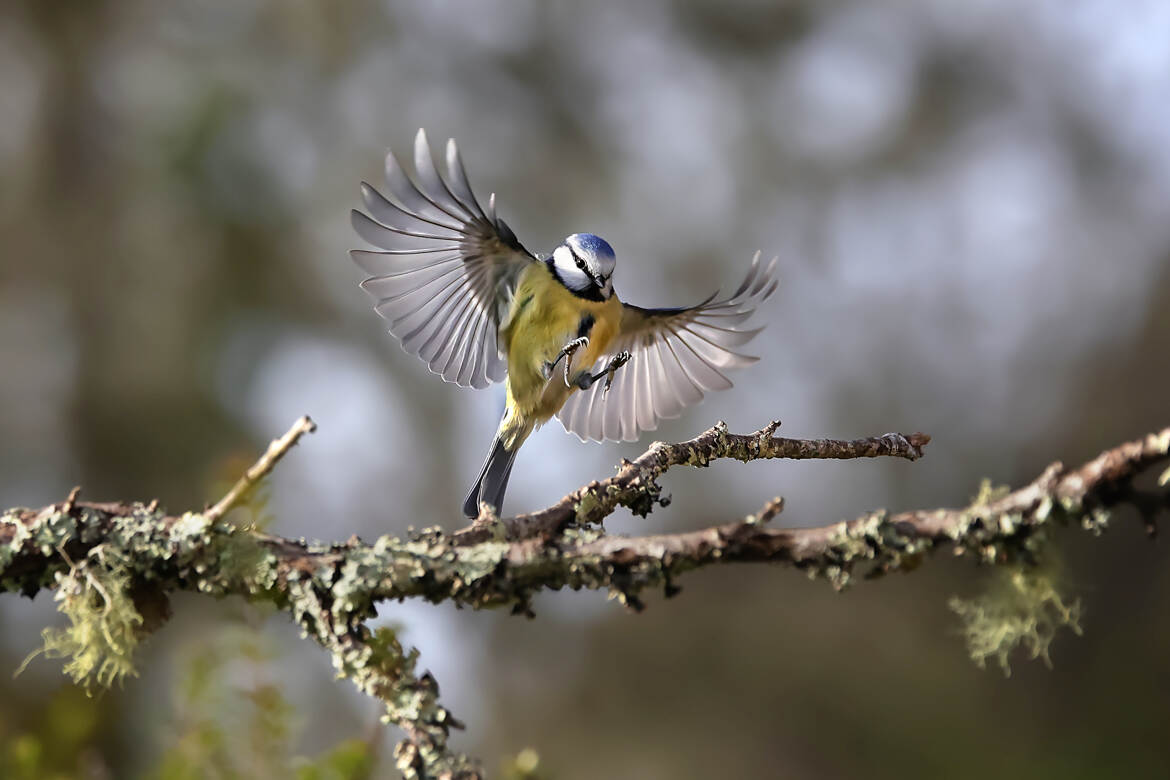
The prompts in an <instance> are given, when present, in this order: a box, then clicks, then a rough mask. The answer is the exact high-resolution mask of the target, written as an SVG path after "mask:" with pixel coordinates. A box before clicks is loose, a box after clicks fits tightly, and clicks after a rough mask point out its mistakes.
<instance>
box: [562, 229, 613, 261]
mask: <svg viewBox="0 0 1170 780" xmlns="http://www.w3.org/2000/svg"><path fill="white" fill-rule="evenodd" d="M568 241H572V242H573V243H574V244H576V245H577V246H578V247H580V248H581V249H583V250H584V251H586V252H588V253H590V254H592V255H598V256H602V257H604V256H609V257H615V256H616V255H615V254H614V251H613V247H612V246H610V245H609V242H608V241H606V240H605V239H604V238H602V237H601V236H595V235H593V234H592V233H574V234H573V235H571V236H569V237H568V239H566V243H567V242H568Z"/></svg>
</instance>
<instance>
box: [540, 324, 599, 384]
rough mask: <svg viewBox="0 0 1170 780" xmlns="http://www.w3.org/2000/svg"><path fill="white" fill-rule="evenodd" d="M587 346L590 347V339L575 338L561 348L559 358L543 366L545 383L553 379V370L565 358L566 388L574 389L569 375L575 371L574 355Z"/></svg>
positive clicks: (546, 362) (542, 371)
mask: <svg viewBox="0 0 1170 780" xmlns="http://www.w3.org/2000/svg"><path fill="white" fill-rule="evenodd" d="M587 346H589V337H588V336H581V337H580V338H575V339H573V340H572V341H570V342H569V343H568V344H565V346H563V347H561V351H560V352H558V353H557V356H556V357H555V358H553V360H552V362H551V363H550V362H549V361H547V360H546V361H545V362H544V365H543V366H541V373H542V374H543V375H544V379H545V381H546V382H547V381H548V380H550V379H552V374H553V370H554V369H556V367H557V363H559V362H561V358H564V359H565V387H572V386H573V385H572V384H571V383H570V382H569V374H570V373H571V372H572V370H573V354H574V353H575V352H576V351H577V350H579V349H581V347H587Z"/></svg>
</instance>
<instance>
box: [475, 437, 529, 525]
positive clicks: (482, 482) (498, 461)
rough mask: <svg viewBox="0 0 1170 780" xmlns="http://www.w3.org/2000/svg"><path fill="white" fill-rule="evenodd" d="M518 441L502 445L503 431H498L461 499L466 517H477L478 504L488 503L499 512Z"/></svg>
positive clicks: (518, 445) (518, 448)
mask: <svg viewBox="0 0 1170 780" xmlns="http://www.w3.org/2000/svg"><path fill="white" fill-rule="evenodd" d="M523 441H524V439H523V438H521V439H520V440H519V441H513V444H512V448H511V449H508V448H507V447H506V446H505V445H504V432H503V426H501V430H500V432H498V433H496V438H495V439H494V440H493V441H492V448H491V449H490V450H488V456H487V460H485V461H484V462H483V470H482V471H480V472H479V479H477V480H476V481H475V484H474V485H472V486H471V490H470V491H469V492H468V494H467V498H466V499H464V501H463V514H464V515H466V516H467V517H472V518H474V517H479V505H480V504H481V503H486V504H490V505H492V506H493V507H495V508H496V512H497V513H499V512H501V511H502V510H503V507H504V491H506V490H507V489H508V477H510V476H511V475H512V463H513V462H514V461H515V460H516V453H517V452H519V450H520V443H521V442H523Z"/></svg>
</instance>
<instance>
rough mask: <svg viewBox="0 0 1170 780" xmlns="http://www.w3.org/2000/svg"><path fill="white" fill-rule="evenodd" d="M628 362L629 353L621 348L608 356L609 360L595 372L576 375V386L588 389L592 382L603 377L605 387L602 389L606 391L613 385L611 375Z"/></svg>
mask: <svg viewBox="0 0 1170 780" xmlns="http://www.w3.org/2000/svg"><path fill="white" fill-rule="evenodd" d="M629 362H630V353H629V352H627V351H626V350H622V351H621V352H619V353H617V354H616V355H614V356H613V357H612V358H610V359H609V362H608V363H606V364H605V368H603V369H601V370H600V371H598V372H597V373H596V374H589V373H584V374H581V376H579V377H577V387H579V388H581V389H582V390H588V389H589V388H591V387H593V383H594V382H597V381H598V380H601V379H604V380H605V387H603V388H602V389H603V390H604V391H605V392H607V393H608V392H609V388H610V387H611V386H612V385H613V375H614V374H615V373H617V370H618V369H619V368H621V367H622V366H624V365H625V364H626V363H629Z"/></svg>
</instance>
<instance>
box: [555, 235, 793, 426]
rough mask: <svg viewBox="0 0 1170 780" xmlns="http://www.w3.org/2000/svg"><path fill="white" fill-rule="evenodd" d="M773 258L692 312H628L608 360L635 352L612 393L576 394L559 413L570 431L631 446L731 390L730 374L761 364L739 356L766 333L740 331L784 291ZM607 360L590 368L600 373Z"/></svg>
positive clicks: (599, 388) (599, 389)
mask: <svg viewBox="0 0 1170 780" xmlns="http://www.w3.org/2000/svg"><path fill="white" fill-rule="evenodd" d="M776 262H777V261H776V259H773V260H772V261H771V262H770V263H768V264H767V265H764V264H762V263H761V262H760V255H759V253H758V252H757V253H756V255H755V257H753V258H752V262H751V266H750V267H749V268H748V272H747V274H746V275H745V277H744V279H743V281H742V282H741V283H740V284H739V286H738V287H737V288H736V289H735V292H734V293H732V294H731V295H730V296H728V297H726V298H718V293H716V295H713V296H711V297H709V298H707V299H706V300H704V301H702V302H701V303H698V304H696V305H694V306H688V307H683V308H675V309H643V308H641V307H638V306H631V305H629V304H626V305H625V308H624V310H623V316H622V328H621V335H620V336H619V337H618V338H617V339H615V340H614V343H613V344H612V345H611V346H610V352H611V353H617V352H620V351H622V350H628V351H629V352H630V355H631V357H630V362H629V363H627V364H626V365H625V366H623V367H622V368H620V369H618V371H617V374H616V375H615V377H614V382H613V385H612V387H611V388H610V390H609V392H608V393H607V392H605V390H604V388H603V384H604V383H603V382H596V383H594V385H593V386H592V387H590V388H589V389H588V390H584V391H581V392H578V393H575V394H573V395H572V396H570V397H569V400H568V401H567V402H566V403H565V405H564V406H563V407H562V408H561V411H560V412H559V413H558V414H557V417H558V418H559V419H560V421H561V424H562V425H564V426H565V430H567V431H569V432H570V433H573V434H576V435H577V436H578V437H579V438H581V439H582V440H589V439H593V440H597V441H601V440H604V439H623V440H627V441H629V440H633V439H636V438H637V437H638V433H639V432H640V431H647V430H654V429H656V428H657V427H658V425H659V423H660V422H661V421H662V420H663V419H667V418H671V417H677V416H678V415H679V413H681V412H682V410H683V409H684V408H685V407H687V406H690V405H692V404H695V403H698V402H699V401H700V400H702V398H703V395H704V393H706V392H708V391H711V390H726V389H727V388H729V387H731V386H732V383H731V380H730V379H728V378H727V376H726V375H725V372H728V371H730V370H734V369H738V368H743V367H744V366H748V365H751V364H752V363H754V362H756V360H758V358H755V357H752V356H750V355H744V354H742V353H740V352H738V351H737V349H738V348H739V347H742V346H743V345H744V344H746V343H747V342H749V341H751V340H752V339H753V338H755V336H756V335H758V334H759V333H760V331H761V330H763V328H742V327H739V326H740V325H742V324H743V323H744V322H746V321H747V320H748V319H749V318H750V317H751V316H752V314H753V313H754V312H755V310H756V309H757V308H758V307H759V305H760V304H761V303H763V302H764V301H766V300H768V298H770V297H771V296H772V294H773V293H774V292H775V291H776V287H777V285H778V284H779V282H778V280H777V279H776V278H775V272H776ZM607 359H608V357H606V358H603V359H602V360H600V361H598V363H597V364H596V365H595V366H594V367H593V370H594V371H600V370H601V368H602V366H604V365H605V360H607Z"/></svg>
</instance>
